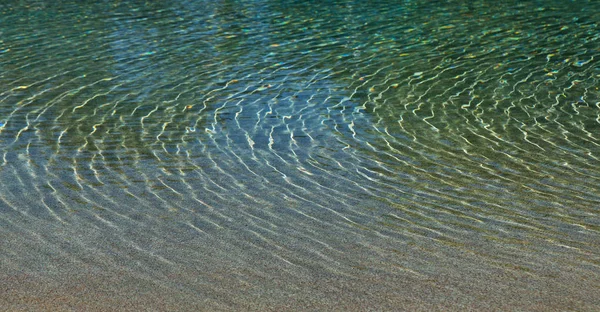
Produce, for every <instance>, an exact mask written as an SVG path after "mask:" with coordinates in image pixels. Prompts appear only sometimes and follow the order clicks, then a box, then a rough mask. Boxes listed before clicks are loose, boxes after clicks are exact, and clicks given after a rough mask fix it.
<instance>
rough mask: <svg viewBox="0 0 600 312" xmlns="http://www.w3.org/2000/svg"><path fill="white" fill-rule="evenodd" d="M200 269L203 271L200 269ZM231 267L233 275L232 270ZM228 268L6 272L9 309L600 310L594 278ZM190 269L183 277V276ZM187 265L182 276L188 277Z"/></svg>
mask: <svg viewBox="0 0 600 312" xmlns="http://www.w3.org/2000/svg"><path fill="white" fill-rule="evenodd" d="M197 275H198V276H200V275H204V273H202V272H197ZM228 275H229V276H228ZM234 275H235V274H231V273H230V274H227V273H224V274H223V276H221V278H222V280H221V283H220V284H215V285H213V286H214V287H212V288H206V287H200V288H198V289H177V288H174V287H169V286H166V285H161V284H160V282H157V281H149V280H147V279H144V278H141V277H139V276H135V275H134V274H131V273H130V272H127V271H117V272H103V273H101V274H99V273H88V274H86V273H84V272H77V273H74V274H63V275H60V276H43V275H37V276H33V275H25V274H12V275H6V274H3V275H2V277H1V278H0V279H1V280H2V283H1V285H2V286H1V289H0V306H2V307H3V309H4V310H5V311H325V310H327V311H509V310H510V311H597V310H598V309H599V308H600V300H599V299H598V296H597V294H598V293H599V291H600V289H599V284H600V283H598V282H597V280H591V279H587V280H586V279H581V277H579V278H573V277H572V276H569V275H568V274H565V275H564V276H556V277H554V278H537V279H534V278H528V277H526V276H514V275H513V276H498V275H494V274H489V275H487V276H486V275H484V276H461V277H457V276H439V277H437V278H429V279H425V280H423V279H416V278H405V279H398V278H394V277H390V276H377V275H371V276H367V275H362V276H361V277H358V278H357V277H337V278H333V277H331V276H330V277H322V278H318V277H312V278H308V279H304V280H298V281H293V280H281V279H280V278H281V277H277V276H273V277H271V278H269V279H267V280H264V281H262V282H265V285H263V286H264V287H256V285H250V284H248V283H247V282H243V281H241V280H239V279H236V278H235V277H234ZM184 276H185V277H184ZM192 276H193V272H186V273H185V275H182V278H183V279H190V278H192Z"/></svg>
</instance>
